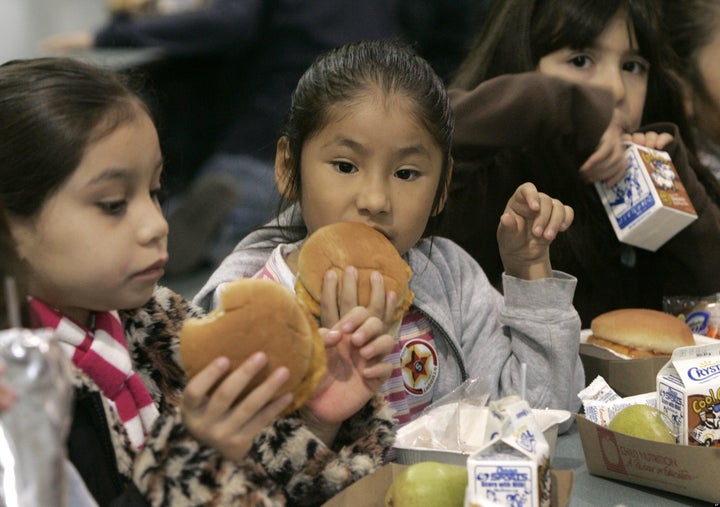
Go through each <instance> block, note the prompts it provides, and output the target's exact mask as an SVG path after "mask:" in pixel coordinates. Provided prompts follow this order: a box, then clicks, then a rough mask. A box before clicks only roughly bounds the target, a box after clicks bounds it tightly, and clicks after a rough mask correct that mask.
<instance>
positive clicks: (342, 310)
mask: <svg viewBox="0 0 720 507" xmlns="http://www.w3.org/2000/svg"><path fill="white" fill-rule="evenodd" d="M339 282H341V283H339ZM359 304H360V302H359V301H358V272H357V269H355V267H353V266H348V267H347V268H345V271H344V272H343V276H342V280H341V281H339V280H338V277H337V274H336V273H335V272H334V271H332V270H329V271H328V272H327V273H325V276H324V278H323V287H322V295H321V298H320V325H321V326H323V327H326V328H332V327H333V326H335V324H336V323H337V322H338V321H339V320H340V318H341V317H343V316H345V315H346V314H347V313H348V312H349V311H350V310H352V309H353V308H355V307H357V306H358V305H359ZM397 305H398V295H397V294H396V293H395V292H394V291H388V292H387V293H386V292H385V281H384V279H383V277H382V275H381V274H380V273H379V272H377V271H373V272H372V273H371V274H370V301H369V302H368V304H367V307H366V308H367V310H368V312H369V313H370V316H375V317H377V318H379V319H380V320H381V321H382V322H384V323H385V326H386V327H385V332H387V331H388V330H389V329H390V328H391V327H392V326H393V324H394V322H393V317H394V314H395V309H396V307H397Z"/></svg>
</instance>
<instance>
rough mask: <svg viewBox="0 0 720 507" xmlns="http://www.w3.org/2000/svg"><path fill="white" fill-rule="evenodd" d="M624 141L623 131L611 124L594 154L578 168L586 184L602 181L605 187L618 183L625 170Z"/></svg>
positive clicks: (616, 125)
mask: <svg viewBox="0 0 720 507" xmlns="http://www.w3.org/2000/svg"><path fill="white" fill-rule="evenodd" d="M624 141H625V136H624V134H623V129H622V128H621V127H620V126H619V125H618V124H616V123H611V124H610V126H609V127H608V128H607V130H606V131H605V133H603V135H602V137H601V138H600V143H599V144H598V147H597V149H596V150H595V152H594V153H593V154H592V155H590V157H589V158H588V159H587V160H586V161H585V162H584V163H583V165H582V166H581V167H580V177H581V178H582V179H583V180H584V181H586V182H588V183H595V182H598V181H603V182H605V185H606V186H607V187H611V186H613V185H614V184H615V183H617V182H618V181H620V180H621V179H622V178H623V176H624V175H625V170H626V169H627V162H626V160H625V148H624V146H623V143H624Z"/></svg>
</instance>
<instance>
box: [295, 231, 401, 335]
mask: <svg viewBox="0 0 720 507" xmlns="http://www.w3.org/2000/svg"><path fill="white" fill-rule="evenodd" d="M348 266H353V267H355V268H356V269H357V273H358V293H357V295H358V304H359V305H361V306H367V305H368V304H369V302H370V288H371V285H370V275H371V273H372V272H373V271H377V272H379V273H380V274H381V275H382V277H383V280H384V283H385V290H386V291H391V290H392V291H394V292H395V293H396V294H397V296H398V305H397V308H396V309H395V313H394V316H393V321H394V322H396V323H397V324H399V323H400V321H401V320H402V316H403V315H404V314H405V312H406V311H407V310H408V308H410V305H411V304H412V302H413V300H414V298H415V296H414V294H413V292H412V291H411V290H410V288H409V287H408V284H409V283H410V277H411V276H412V271H411V270H410V266H408V264H407V262H405V261H404V260H403V258H402V257H400V254H399V253H398V251H397V250H396V249H395V246H393V244H392V243H391V242H390V240H389V239H387V238H386V237H385V236H384V235H383V234H382V233H381V232H378V231H376V230H375V229H373V228H372V227H370V226H369V225H365V224H363V223H360V222H338V223H335V224H330V225H326V226H324V227H321V228H319V229H318V230H316V231H315V232H313V233H312V234H311V235H310V236H309V237H308V238H307V240H306V241H305V242H304V243H303V245H302V247H301V248H300V252H299V254H298V261H297V279H296V282H295V293H296V294H297V296H298V297H299V298H300V300H301V301H303V302H304V303H305V304H306V305H307V306H308V308H309V309H310V311H311V312H312V313H313V315H315V316H316V317H319V316H320V296H321V295H322V284H323V277H324V276H325V273H326V272H327V271H329V270H333V271H335V272H336V273H337V275H338V277H337V278H338V283H339V284H340V285H339V289H340V290H342V275H343V272H344V271H345V268H346V267H348Z"/></svg>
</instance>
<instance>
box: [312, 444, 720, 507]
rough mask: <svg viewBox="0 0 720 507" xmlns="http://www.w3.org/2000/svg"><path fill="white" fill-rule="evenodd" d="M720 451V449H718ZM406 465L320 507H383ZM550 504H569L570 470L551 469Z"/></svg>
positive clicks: (373, 477)
mask: <svg viewBox="0 0 720 507" xmlns="http://www.w3.org/2000/svg"><path fill="white" fill-rule="evenodd" d="M719 451H720V449H719ZM407 466H408V465H399V464H397V463H389V464H387V465H385V466H383V467H382V468H380V469H379V470H378V471H377V472H375V473H374V474H371V475H368V476H367V477H364V478H362V479H360V480H359V481H357V482H356V483H355V484H353V485H351V486H349V487H347V488H345V489H344V490H343V491H341V492H340V493H339V494H337V495H335V496H334V497H333V498H331V499H330V500H328V501H327V502H325V503H324V504H322V507H384V505H385V493H386V492H387V490H388V488H389V487H390V485H391V484H392V481H393V480H394V479H395V477H397V476H398V475H400V474H401V473H402V471H403V470H404V469H405V468H407ZM550 473H551V475H552V486H551V488H552V492H551V500H550V501H551V504H550V505H551V506H552V507H566V506H568V505H570V495H571V493H572V485H573V479H574V476H573V471H572V470H552V471H551V472H550Z"/></svg>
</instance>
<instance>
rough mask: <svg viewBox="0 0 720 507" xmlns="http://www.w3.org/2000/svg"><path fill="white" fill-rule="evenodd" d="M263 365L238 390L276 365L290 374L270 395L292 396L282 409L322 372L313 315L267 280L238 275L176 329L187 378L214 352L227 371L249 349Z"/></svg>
mask: <svg viewBox="0 0 720 507" xmlns="http://www.w3.org/2000/svg"><path fill="white" fill-rule="evenodd" d="M258 351H262V352H265V354H267V357H268V364H267V365H266V366H265V368H264V369H263V371H262V372H260V373H259V374H258V375H257V376H256V377H255V378H254V379H253V380H252V382H251V383H250V384H249V385H248V387H247V388H246V389H245V390H244V391H243V393H242V394H241V397H242V396H245V395H246V394H247V393H248V392H250V391H251V390H252V389H254V388H255V387H257V386H258V385H259V384H260V383H261V382H263V381H264V380H265V379H266V378H267V376H268V375H269V374H270V373H271V372H273V371H274V370H275V369H276V368H278V367H280V366H285V367H287V368H288V369H289V370H290V377H289V379H288V380H287V382H285V384H284V385H283V386H282V387H281V389H280V390H279V391H278V393H277V394H276V396H275V398H278V397H280V396H282V395H283V394H285V393H287V392H292V393H293V395H294V397H293V401H292V402H291V404H290V406H289V407H288V408H287V409H286V410H285V412H284V413H285V414H287V413H290V412H292V411H293V410H296V409H297V408H299V407H300V406H302V405H303V404H305V402H306V401H307V400H308V398H309V397H310V395H312V393H313V392H314V391H315V388H316V387H317V385H318V383H319V382H320V379H321V378H322V376H323V375H324V374H325V370H326V356H325V346H324V344H323V342H322V339H321V338H320V334H319V331H318V325H317V322H316V321H315V318H314V317H313V316H312V315H311V314H310V312H309V311H308V310H307V308H305V306H304V305H303V304H302V303H300V301H299V300H298V299H297V298H296V297H295V295H294V294H293V293H292V292H291V291H289V290H288V289H286V288H285V287H283V286H282V285H280V284H278V283H275V282H272V281H270V280H256V279H249V278H246V279H241V280H236V281H234V282H231V283H229V284H227V285H226V286H225V288H224V290H223V292H222V294H221V302H220V306H219V307H218V308H217V309H215V310H214V311H212V312H211V313H209V314H208V315H206V316H205V317H204V318H201V319H188V320H187V321H185V323H184V325H183V327H182V330H181V331H180V360H181V362H182V364H183V366H184V368H185V370H186V372H187V374H188V376H189V377H193V376H194V375H195V374H196V373H198V372H199V371H200V370H202V369H203V368H205V367H206V366H207V365H208V364H209V363H210V362H211V361H212V360H214V359H215V358H216V357H218V356H226V357H227V358H229V359H230V364H231V368H230V370H231V371H232V370H233V369H235V368H236V367H237V366H239V365H240V364H241V363H242V362H243V361H245V360H246V359H247V358H249V357H250V355H251V354H253V353H254V352H258Z"/></svg>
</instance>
